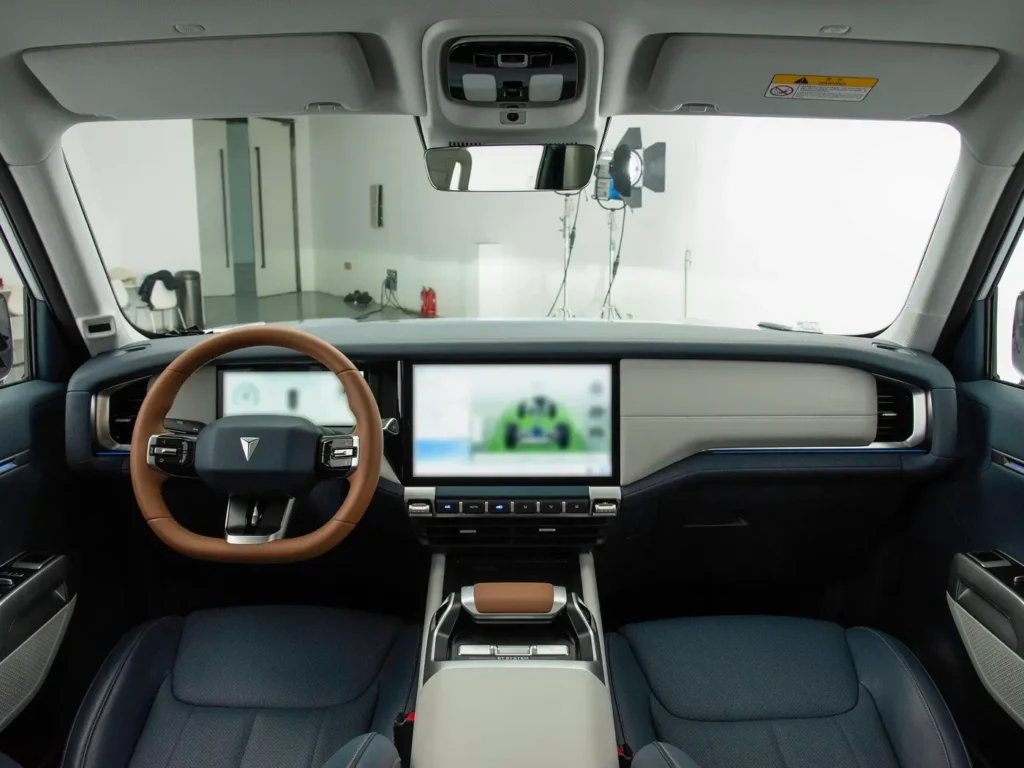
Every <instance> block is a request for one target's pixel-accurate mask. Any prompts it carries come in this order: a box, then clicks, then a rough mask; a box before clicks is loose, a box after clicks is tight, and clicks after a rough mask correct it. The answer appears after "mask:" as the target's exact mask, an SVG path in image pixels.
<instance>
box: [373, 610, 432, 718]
mask: <svg viewBox="0 0 1024 768" xmlns="http://www.w3.org/2000/svg"><path fill="white" fill-rule="evenodd" d="M422 636H423V631H422V630H421V629H420V628H419V627H418V626H412V625H408V626H404V627H402V628H401V629H399V630H398V632H397V633H396V634H395V641H394V643H393V644H392V646H391V650H390V651H388V655H387V658H386V659H385V660H384V665H383V666H382V667H381V670H380V677H379V678H378V680H379V682H380V698H379V699H378V700H377V707H376V709H375V710H374V714H373V720H372V721H371V723H370V729H371V730H372V731H376V732H377V733H383V734H385V735H387V736H388V738H390V734H391V733H393V731H394V725H395V718H396V717H398V715H399V714H403V713H405V712H408V711H410V710H411V709H413V707H414V706H415V704H416V683H417V682H419V676H418V675H417V674H416V672H417V671H418V669H419V663H420V654H419V648H420V639H421V638H422Z"/></svg>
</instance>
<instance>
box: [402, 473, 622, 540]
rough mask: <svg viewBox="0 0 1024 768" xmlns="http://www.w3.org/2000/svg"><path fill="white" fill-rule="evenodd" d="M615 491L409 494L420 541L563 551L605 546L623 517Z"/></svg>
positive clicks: (470, 489)
mask: <svg viewBox="0 0 1024 768" xmlns="http://www.w3.org/2000/svg"><path fill="white" fill-rule="evenodd" d="M620 499H621V490H620V489H619V488H618V487H614V486H593V487H587V486H564V487H563V486H546V487H538V486H528V487H523V488H519V487H517V486H501V487H495V488H488V487H484V486H476V487H465V488H463V487H457V486H451V487H446V488H441V487H439V488H406V489H405V503H406V511H407V512H408V514H409V517H410V518H411V519H412V522H413V529H414V531H415V533H416V536H417V538H418V539H419V540H420V541H421V542H422V543H423V544H426V545H427V546H430V547H434V548H437V549H448V548H452V547H463V546H465V547H508V546H530V547H538V546H539V547H563V548H578V549H588V548H592V547H594V546H597V545H598V544H601V543H602V542H603V541H604V539H605V537H606V534H607V529H608V526H609V524H610V523H611V520H612V518H614V517H615V516H616V515H618V512H619V505H620Z"/></svg>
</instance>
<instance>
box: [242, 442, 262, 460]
mask: <svg viewBox="0 0 1024 768" xmlns="http://www.w3.org/2000/svg"><path fill="white" fill-rule="evenodd" d="M241 440H242V453H244V454H245V460H246V461H248V460H249V459H251V458H252V455H253V454H254V453H256V446H257V445H259V444H260V439H259V438H258V437H243V438H241Z"/></svg>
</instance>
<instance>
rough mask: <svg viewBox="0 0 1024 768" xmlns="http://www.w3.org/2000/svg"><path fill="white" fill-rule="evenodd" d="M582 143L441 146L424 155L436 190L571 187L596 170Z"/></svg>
mask: <svg viewBox="0 0 1024 768" xmlns="http://www.w3.org/2000/svg"><path fill="white" fill-rule="evenodd" d="M595 154H596V152H595V150H594V148H593V147H591V146H587V145H584V144H523V145H515V146H510V145H488V146H482V147H439V148H437V149H428V150H427V151H426V153H425V154H424V159H425V160H426V163H427V174H428V176H429V177H430V183H431V184H432V185H433V187H434V189H440V190H442V191H445V192H466V191H468V192H526V191H533V190H553V191H555V192H575V191H576V190H578V189H581V188H583V187H584V186H586V184H587V182H588V181H590V177H591V176H592V175H593V173H594V156H595Z"/></svg>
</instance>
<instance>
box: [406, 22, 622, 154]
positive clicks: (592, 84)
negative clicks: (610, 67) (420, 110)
mask: <svg viewBox="0 0 1024 768" xmlns="http://www.w3.org/2000/svg"><path fill="white" fill-rule="evenodd" d="M603 61H604V44H603V41H602V39H601V35H600V33H599V32H598V31H597V29H596V28H594V27H593V26H591V25H589V24H585V23H583V22H578V21H569V20H553V19H549V20H546V21H545V23H544V24H543V25H537V24H536V22H529V21H524V22H523V23H512V22H503V23H502V24H500V25H496V24H495V23H493V22H487V21H482V20H453V21H443V22H439V23H437V24H435V25H434V26H432V27H431V28H430V29H429V30H427V33H426V35H425V36H424V38H423V70H424V80H425V82H426V84H427V114H426V116H425V117H423V118H421V119H420V124H421V127H422V129H423V136H424V139H425V140H426V146H427V147H428V148H436V147H459V146H470V145H475V144H582V145H589V146H595V147H596V146H598V145H599V144H600V143H601V142H600V139H601V134H602V131H603V128H604V121H603V120H602V119H601V118H600V117H599V115H598V110H597V103H598V98H599V95H600V92H601V73H602V69H603Z"/></svg>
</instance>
